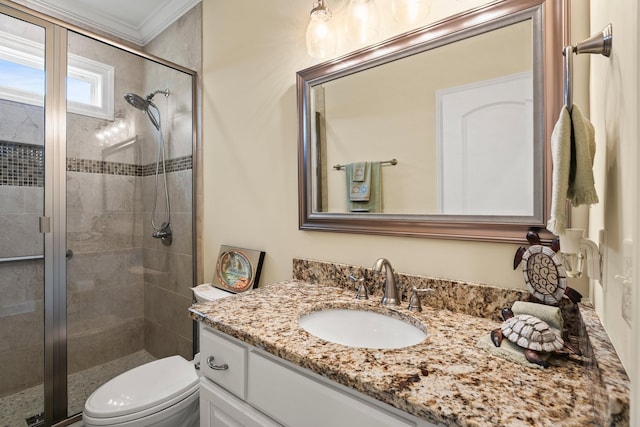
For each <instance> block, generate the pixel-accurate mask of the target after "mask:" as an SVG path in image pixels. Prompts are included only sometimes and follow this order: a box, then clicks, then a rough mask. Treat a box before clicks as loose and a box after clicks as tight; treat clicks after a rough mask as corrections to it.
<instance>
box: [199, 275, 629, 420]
mask: <svg viewBox="0 0 640 427" xmlns="http://www.w3.org/2000/svg"><path fill="white" fill-rule="evenodd" d="M347 307H353V308H357V307H366V309H368V310H374V311H379V312H385V311H388V310H391V311H393V310H397V311H399V312H401V313H402V315H409V316H413V317H414V318H415V319H416V320H418V321H420V322H422V323H423V324H426V325H427V328H428V337H427V339H426V340H425V341H423V342H422V343H420V344H418V345H415V346H412V347H408V348H403V349H389V350H386V349H385V350H377V349H362V348H350V347H345V346H342V345H340V344H334V343H328V342H326V341H324V340H321V339H319V338H316V337H315V336H313V335H311V334H309V333H307V332H306V331H305V330H303V329H301V328H300V327H299V326H298V318H299V317H300V316H301V315H303V314H305V313H308V312H311V311H315V310H318V309H323V308H324V309H329V308H347ZM190 314H191V317H192V318H193V319H195V320H198V321H202V322H204V323H205V324H207V325H209V326H211V327H213V328H215V329H217V330H219V331H221V332H224V333H226V334H228V335H231V336H233V337H235V338H238V339H240V340H242V341H244V342H246V343H248V344H250V345H253V346H256V347H259V348H262V349H264V350H266V351H267V352H269V353H271V354H273V355H275V356H278V357H280V358H282V359H285V360H287V361H289V362H292V363H294V364H296V365H299V366H301V367H303V368H306V369H309V370H311V371H313V372H316V373H318V374H320V375H322V376H324V377H326V378H328V379H331V380H333V381H336V382H338V383H340V384H343V385H345V386H348V387H351V388H353V389H355V390H358V391H360V392H362V393H364V394H366V395H368V396H370V397H373V398H375V399H377V400H380V401H382V402H385V403H387V404H389V405H391V406H394V407H396V408H398V409H400V410H402V411H405V412H407V413H409V414H412V415H414V416H417V417H419V418H422V419H424V420H427V421H430V422H432V423H436V424H437V423H441V424H444V425H447V426H523V425H532V426H534V425H535V426H596V425H602V424H603V422H602V420H604V419H607V420H608V419H610V416H608V415H606V414H605V415H603V414H601V413H599V412H600V411H601V409H598V408H597V407H596V405H595V404H594V399H597V398H598V396H602V395H603V394H604V395H606V394H607V393H610V392H608V391H605V392H598V391H597V390H595V391H594V385H593V381H592V380H590V377H589V376H588V375H587V374H586V368H585V365H586V364H587V363H586V362H585V360H584V357H580V356H576V355H572V356H570V357H569V358H567V359H561V358H552V359H551V360H550V366H549V367H548V368H546V369H531V368H527V367H524V366H522V365H519V364H516V363H513V362H509V361H506V360H504V359H501V358H499V357H496V356H494V355H491V354H489V353H488V352H486V351H485V350H482V349H480V348H478V347H476V342H477V341H478V339H479V338H480V337H481V336H483V335H485V334H488V333H489V332H490V331H491V330H492V329H494V328H497V327H498V326H499V325H500V322H498V321H496V320H492V319H488V318H482V317H475V316H471V315H468V314H464V313H456V312H452V311H449V310H444V309H436V308H433V307H429V306H424V305H423V311H422V312H421V313H411V312H409V311H408V310H407V309H406V305H404V304H403V305H402V306H401V307H399V308H395V309H387V308H385V307H381V306H380V300H379V298H378V297H372V298H370V299H369V300H354V291H353V290H351V289H347V288H344V287H335V286H329V285H322V284H310V283H306V282H300V281H286V282H281V283H276V284H273V285H269V286H265V287H262V288H259V289H255V290H252V291H250V292H246V293H243V294H237V295H233V296H231V297H229V298H224V299H221V300H218V301H215V302H209V303H203V304H194V305H193V306H192V307H191V308H190ZM616 359H617V358H616ZM605 406H606V408H604V409H602V410H607V411H611V410H612V409H611V408H610V406H611V405H605ZM619 409H620V408H618V410H619ZM626 413H627V415H628V410H627V411H626ZM627 422H628V421H627ZM607 423H610V422H607ZM611 424H612V425H613V424H614V423H612V422H611ZM622 424H624V422H622Z"/></svg>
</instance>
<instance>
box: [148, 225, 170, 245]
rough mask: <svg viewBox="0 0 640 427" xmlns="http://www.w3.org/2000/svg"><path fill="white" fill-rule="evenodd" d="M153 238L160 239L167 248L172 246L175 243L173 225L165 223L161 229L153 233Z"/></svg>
mask: <svg viewBox="0 0 640 427" xmlns="http://www.w3.org/2000/svg"><path fill="white" fill-rule="evenodd" d="M152 236H153V237H154V238H156V239H160V240H161V241H162V243H163V244H164V245H165V246H170V245H171V243H172V242H173V231H171V224H170V223H168V222H163V223H162V225H161V226H160V229H158V230H156V231H154V232H153V234H152Z"/></svg>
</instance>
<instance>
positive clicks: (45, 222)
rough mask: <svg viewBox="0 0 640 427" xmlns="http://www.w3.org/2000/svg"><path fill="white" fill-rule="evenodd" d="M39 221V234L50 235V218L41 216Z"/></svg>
mask: <svg viewBox="0 0 640 427" xmlns="http://www.w3.org/2000/svg"><path fill="white" fill-rule="evenodd" d="M39 220H40V233H42V234H47V233H51V218H50V217H48V216H41V217H40V218H39Z"/></svg>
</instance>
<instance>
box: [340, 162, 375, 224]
mask: <svg viewBox="0 0 640 427" xmlns="http://www.w3.org/2000/svg"><path fill="white" fill-rule="evenodd" d="M355 165H356V163H350V164H348V165H346V166H345V177H346V186H347V187H346V188H347V209H348V211H349V212H371V213H376V212H382V173H381V165H380V162H367V166H368V167H367V168H366V169H367V170H368V172H365V175H368V182H367V179H366V176H365V179H364V180H363V181H362V182H357V181H356V182H354V181H353V171H354V166H355ZM365 183H366V184H367V191H368V200H361V201H358V200H354V199H353V194H352V186H353V185H362V184H365Z"/></svg>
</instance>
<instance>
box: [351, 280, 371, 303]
mask: <svg viewBox="0 0 640 427" xmlns="http://www.w3.org/2000/svg"><path fill="white" fill-rule="evenodd" d="M349 280H352V281H354V282H357V283H358V286H357V290H356V299H369V291H367V287H366V286H365V284H364V282H365V280H364V277H361V278H357V277H355V276H353V275H352V274H350V275H349Z"/></svg>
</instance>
